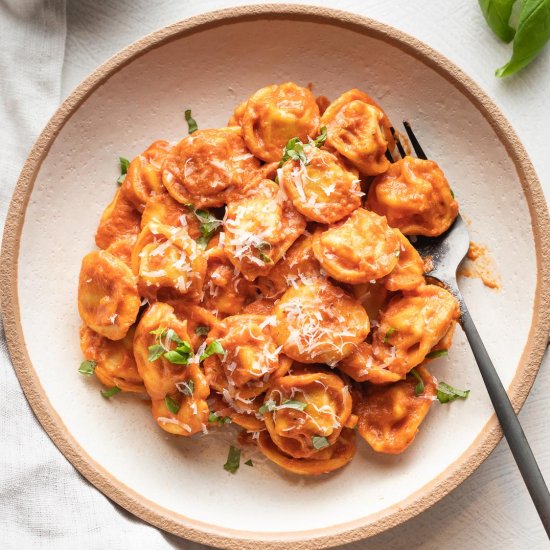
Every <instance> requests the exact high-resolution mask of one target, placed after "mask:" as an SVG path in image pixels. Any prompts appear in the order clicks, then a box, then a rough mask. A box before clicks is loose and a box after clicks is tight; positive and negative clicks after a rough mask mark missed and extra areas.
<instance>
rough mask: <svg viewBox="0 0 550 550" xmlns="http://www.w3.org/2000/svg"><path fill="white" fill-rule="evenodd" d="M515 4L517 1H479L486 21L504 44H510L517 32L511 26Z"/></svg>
mask: <svg viewBox="0 0 550 550" xmlns="http://www.w3.org/2000/svg"><path fill="white" fill-rule="evenodd" d="M515 3H516V0H479V7H480V8H481V11H482V13H483V17H485V21H487V24H488V25H489V27H491V30H492V31H493V32H494V33H495V34H496V35H497V36H498V37H499V38H500V39H501V40H504V42H510V41H511V40H512V38H514V34H515V32H516V31H515V30H514V29H513V28H512V27H511V26H510V16H511V15H512V8H513V7H514V4H515Z"/></svg>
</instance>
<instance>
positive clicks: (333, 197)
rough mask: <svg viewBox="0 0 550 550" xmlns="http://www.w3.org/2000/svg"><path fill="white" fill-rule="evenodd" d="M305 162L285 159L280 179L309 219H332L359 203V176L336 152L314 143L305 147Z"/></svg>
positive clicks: (361, 193)
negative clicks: (320, 147)
mask: <svg viewBox="0 0 550 550" xmlns="http://www.w3.org/2000/svg"><path fill="white" fill-rule="evenodd" d="M304 151H305V155H306V158H307V165H306V164H304V162H302V161H301V160H290V161H287V162H285V164H284V165H283V167H282V169H281V170H280V171H279V174H280V175H279V183H280V184H281V185H282V186H283V187H284V189H285V191H286V194H287V195H288V196H289V198H290V200H291V201H292V203H293V204H294V206H295V207H296V210H298V212H300V213H302V214H303V215H304V216H305V217H306V218H307V219H308V220H311V221H314V222H319V223H334V222H337V221H338V220H341V219H342V218H344V217H346V216H348V215H349V214H351V213H352V212H353V211H354V210H355V209H357V208H359V207H360V206H361V197H362V196H363V195H364V193H363V192H362V191H361V180H360V179H359V174H358V173H357V171H356V170H355V169H354V168H353V167H351V166H348V165H347V163H346V162H345V161H344V159H343V158H342V157H341V156H340V155H338V153H331V152H330V151H326V150H324V149H319V148H318V147H315V146H313V145H306V146H305V147H304Z"/></svg>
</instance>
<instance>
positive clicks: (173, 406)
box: [164, 396, 180, 414]
mask: <svg viewBox="0 0 550 550" xmlns="http://www.w3.org/2000/svg"><path fill="white" fill-rule="evenodd" d="M164 404H165V405H166V408H167V409H168V410H169V411H170V412H171V413H172V414H178V412H179V410H180V406H179V404H178V402H177V401H176V400H175V399H172V398H171V397H169V396H166V397H165V398H164Z"/></svg>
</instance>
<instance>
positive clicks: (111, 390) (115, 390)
mask: <svg viewBox="0 0 550 550" xmlns="http://www.w3.org/2000/svg"><path fill="white" fill-rule="evenodd" d="M120 391H122V390H121V389H120V388H119V387H118V386H113V387H112V388H109V389H108V390H102V391H100V392H99V393H101V397H104V398H105V399H109V398H110V397H113V395H116V394H117V393H118V392H120Z"/></svg>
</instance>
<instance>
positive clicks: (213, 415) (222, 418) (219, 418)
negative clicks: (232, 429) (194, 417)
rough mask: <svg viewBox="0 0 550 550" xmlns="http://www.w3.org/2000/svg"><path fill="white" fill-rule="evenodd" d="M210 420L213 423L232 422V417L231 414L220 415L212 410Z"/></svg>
mask: <svg viewBox="0 0 550 550" xmlns="http://www.w3.org/2000/svg"><path fill="white" fill-rule="evenodd" d="M208 422H210V423H211V424H222V425H223V424H231V418H229V416H218V415H217V414H216V413H215V412H212V411H210V414H209V415H208Z"/></svg>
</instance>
